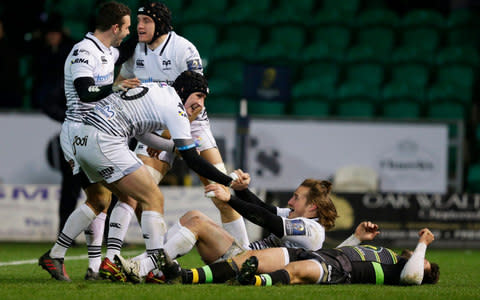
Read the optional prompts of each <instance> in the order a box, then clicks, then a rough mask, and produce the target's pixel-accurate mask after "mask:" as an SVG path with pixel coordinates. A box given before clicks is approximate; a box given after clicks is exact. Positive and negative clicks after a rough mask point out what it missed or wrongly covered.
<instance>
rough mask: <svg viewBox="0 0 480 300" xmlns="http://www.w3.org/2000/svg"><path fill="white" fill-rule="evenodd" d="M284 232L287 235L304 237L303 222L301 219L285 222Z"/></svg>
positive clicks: (305, 231) (305, 232)
mask: <svg viewBox="0 0 480 300" xmlns="http://www.w3.org/2000/svg"><path fill="white" fill-rule="evenodd" d="M285 231H286V232H287V235H306V234H307V230H306V228H305V222H303V220H301V219H294V220H289V219H286V220H285Z"/></svg>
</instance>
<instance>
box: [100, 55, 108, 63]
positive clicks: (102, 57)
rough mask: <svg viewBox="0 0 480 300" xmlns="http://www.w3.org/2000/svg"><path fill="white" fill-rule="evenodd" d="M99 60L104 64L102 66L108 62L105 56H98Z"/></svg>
mask: <svg viewBox="0 0 480 300" xmlns="http://www.w3.org/2000/svg"><path fill="white" fill-rule="evenodd" d="M100 60H101V61H102V64H104V65H106V64H108V60H107V58H106V57H105V56H103V55H102V56H100Z"/></svg>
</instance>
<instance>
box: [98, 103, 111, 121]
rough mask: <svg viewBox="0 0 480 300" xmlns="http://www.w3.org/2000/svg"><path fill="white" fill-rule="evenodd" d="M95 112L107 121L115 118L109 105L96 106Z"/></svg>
mask: <svg viewBox="0 0 480 300" xmlns="http://www.w3.org/2000/svg"><path fill="white" fill-rule="evenodd" d="M95 110H96V111H97V112H98V114H99V115H100V116H102V117H103V118H104V119H105V120H107V121H108V120H110V119H112V118H113V117H115V110H113V109H112V107H111V106H110V105H105V106H100V105H98V104H97V105H95Z"/></svg>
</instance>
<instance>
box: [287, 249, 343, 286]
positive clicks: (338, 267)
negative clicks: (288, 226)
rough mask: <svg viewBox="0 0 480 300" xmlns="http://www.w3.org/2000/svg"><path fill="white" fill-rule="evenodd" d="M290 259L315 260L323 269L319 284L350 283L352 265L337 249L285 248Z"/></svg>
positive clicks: (292, 260)
mask: <svg viewBox="0 0 480 300" xmlns="http://www.w3.org/2000/svg"><path fill="white" fill-rule="evenodd" d="M287 251H288V254H289V256H290V261H291V262H294V261H300V260H310V259H313V260H315V261H317V262H318V263H319V264H320V266H321V267H322V269H323V276H322V278H321V279H320V284H337V283H350V278H351V276H350V272H351V270H352V265H351V263H350V261H349V260H348V258H347V257H346V256H345V255H344V254H343V253H342V252H341V251H339V250H337V249H321V250H317V251H310V250H305V249H302V248H287Z"/></svg>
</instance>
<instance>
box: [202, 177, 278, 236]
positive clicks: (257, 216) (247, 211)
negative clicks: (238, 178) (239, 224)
mask: <svg viewBox="0 0 480 300" xmlns="http://www.w3.org/2000/svg"><path fill="white" fill-rule="evenodd" d="M244 191H245V190H243V191H242V192H244ZM205 192H206V193H212V192H213V194H214V195H215V198H217V199H218V200H220V201H224V202H226V203H228V204H229V205H230V206H231V207H232V208H233V209H235V210H236V211H237V212H238V213H239V214H240V215H242V216H243V217H244V218H246V219H247V220H249V221H250V222H252V223H255V224H257V225H258V226H261V227H264V228H266V229H268V230H269V231H270V232H272V233H273V234H275V235H276V236H277V237H279V238H281V237H283V236H284V230H283V227H284V226H283V219H282V217H280V216H277V214H276V212H277V210H276V207H274V206H273V208H272V207H271V206H268V205H265V202H263V201H262V200H260V199H259V198H258V197H257V196H256V195H255V194H253V193H252V192H250V191H248V192H246V193H244V194H245V195H247V196H248V197H249V201H245V200H244V199H240V198H239V197H237V196H235V195H231V194H230V192H229V191H226V190H225V189H223V188H222V187H220V186H218V185H217V184H209V185H207V186H206V187H205Z"/></svg>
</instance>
